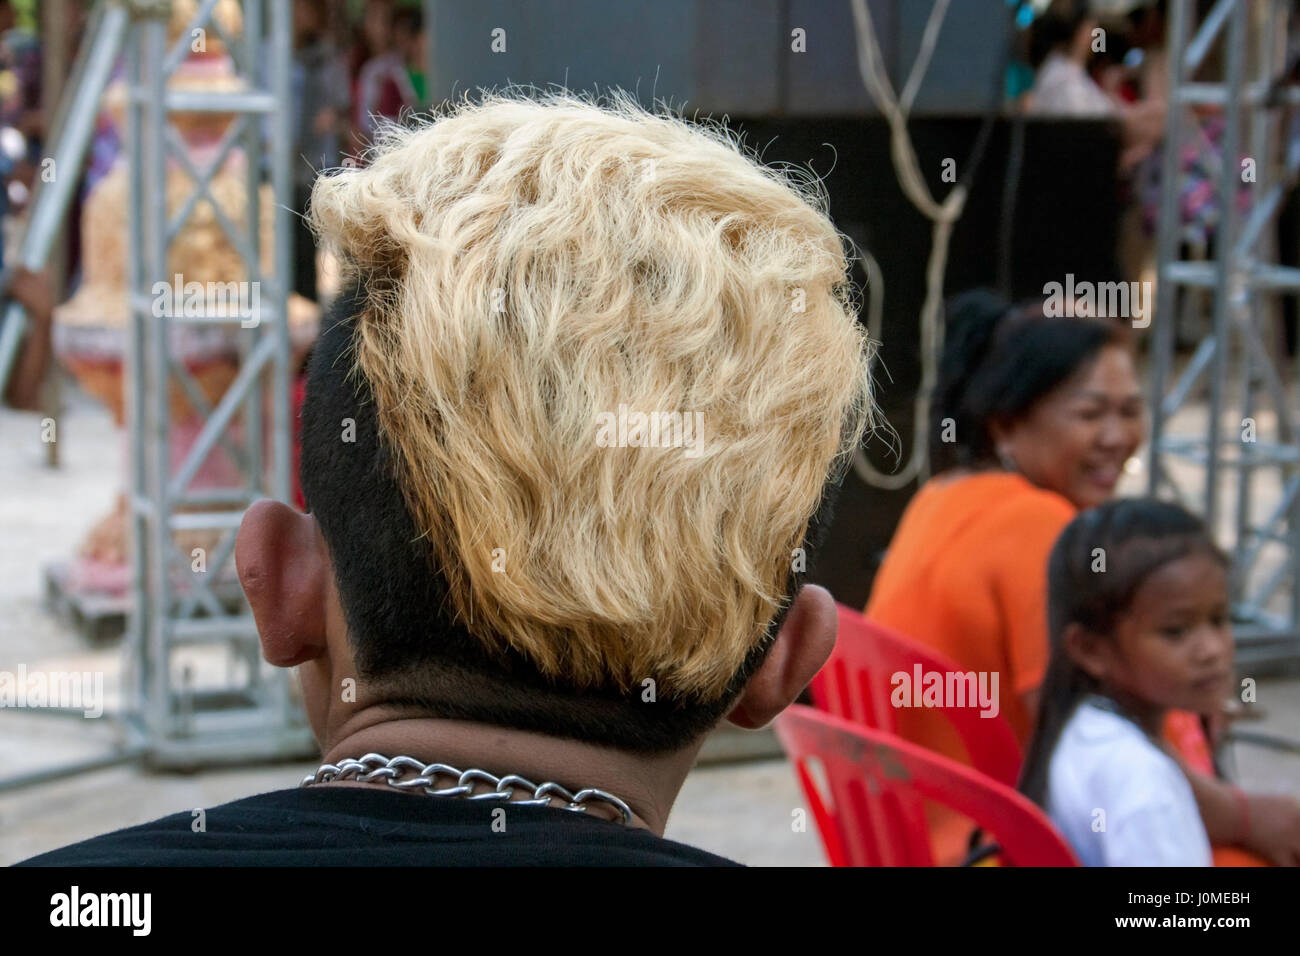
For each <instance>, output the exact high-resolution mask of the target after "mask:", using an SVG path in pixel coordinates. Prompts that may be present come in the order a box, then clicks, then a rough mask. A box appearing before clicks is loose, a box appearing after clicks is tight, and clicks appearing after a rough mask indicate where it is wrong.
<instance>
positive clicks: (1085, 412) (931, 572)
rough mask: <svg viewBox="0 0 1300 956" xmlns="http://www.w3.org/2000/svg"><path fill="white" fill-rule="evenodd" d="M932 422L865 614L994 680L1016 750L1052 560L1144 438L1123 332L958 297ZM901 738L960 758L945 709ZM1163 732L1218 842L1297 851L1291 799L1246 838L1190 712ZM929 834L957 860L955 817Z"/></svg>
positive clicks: (1261, 850)
mask: <svg viewBox="0 0 1300 956" xmlns="http://www.w3.org/2000/svg"><path fill="white" fill-rule="evenodd" d="M932 416H933V421H932V427H931V435H932V436H933V439H932V445H931V461H932V462H933V468H934V472H935V474H934V477H932V478H931V479H930V480H929V481H927V482H926V483H925V484H924V485H923V486H922V487H921V488H920V490H918V491H917V493H916V495H915V496H914V497H913V498H912V500H911V502H909V504H908V506H907V509H906V510H905V511H904V512H903V517H902V519H901V521H900V522H899V525H898V528H897V530H896V531H895V533H894V537H893V539H892V540H891V541H890V545H889V549H888V551H887V552H886V554H885V559H884V561H883V562H882V564H881V566H880V570H879V571H878V573H877V575H876V579H875V582H874V584H873V586H872V591H871V596H870V599H869V601H868V603H867V606H866V609H865V614H866V616H867V617H868V618H870V619H871V620H873V621H876V622H878V623H880V624H883V625H885V626H886V627H890V628H893V629H894V630H896V631H898V632H900V633H901V634H903V635H904V636H906V637H908V638H911V639H912V640H915V641H918V642H920V643H921V644H924V645H926V646H927V647H931V648H933V649H934V650H936V651H939V652H940V653H942V654H943V655H945V656H946V657H948V658H950V659H951V660H953V661H954V662H956V663H957V664H958V665H959V666H960V667H962V668H963V669H967V670H972V671H976V672H985V673H998V674H999V675H1000V681H999V687H1000V688H1003V691H1002V695H1001V712H1002V714H1003V716H1004V717H1005V718H1006V720H1007V722H1008V723H1009V724H1010V726H1011V729H1012V730H1013V731H1014V733H1015V734H1016V736H1017V738H1018V739H1019V741H1020V743H1021V746H1022V747H1024V746H1025V745H1026V744H1027V743H1028V741H1029V738H1030V735H1031V733H1032V732H1033V729H1034V726H1033V725H1034V718H1035V715H1036V714H1037V712H1038V705H1039V688H1040V686H1041V685H1042V683H1043V678H1044V674H1045V673H1046V670H1047V662H1048V652H1049V640H1048V633H1047V563H1048V556H1049V555H1050V553H1051V550H1052V547H1053V545H1054V544H1055V542H1056V540H1057V538H1058V536H1059V535H1060V533H1061V531H1062V530H1063V529H1064V528H1065V527H1066V525H1068V524H1069V523H1070V521H1071V520H1072V519H1073V518H1074V516H1075V515H1076V514H1077V513H1078V512H1080V511H1082V510H1085V509H1088V508H1093V507H1096V506H1097V505H1100V504H1102V503H1103V502H1105V501H1107V500H1108V499H1110V498H1111V497H1112V496H1113V495H1114V494H1115V490H1116V487H1117V485H1118V483H1119V480H1120V477H1121V475H1122V474H1123V473H1124V468H1125V463H1126V462H1127V461H1128V460H1129V459H1130V458H1131V457H1132V456H1133V454H1134V453H1135V452H1136V451H1137V450H1138V448H1139V446H1140V445H1141V444H1142V441H1143V439H1144V436H1145V430H1146V429H1145V410H1144V402H1143V398H1142V390H1141V386H1140V384H1139V382H1138V377H1137V370H1136V367H1135V362H1134V356H1133V345H1132V342H1131V340H1130V335H1129V333H1128V329H1127V328H1126V327H1125V326H1123V325H1120V324H1118V323H1117V322H1115V321H1114V320H1108V319H1107V320H1103V319H1091V318H1046V317H1044V316H1043V314H1042V306H1041V304H1040V303H1035V304H1033V305H1029V306H1024V307H1021V308H1014V307H1012V306H1011V305H1010V304H1009V303H1007V302H1006V301H1005V300H1003V299H1002V298H1001V297H999V296H997V295H995V294H994V293H992V292H987V291H984V290H977V291H973V292H968V293H965V294H963V295H960V296H957V297H956V298H954V299H953V301H952V302H951V303H949V312H948V331H947V334H946V338H945V342H944V349H943V355H942V358H941V362H940V368H939V381H938V384H937V386H936V389H935V394H934V401H933V406H932ZM899 729H900V732H901V733H902V734H903V736H905V737H907V738H908V739H911V740H915V741H916V742H917V743H921V744H923V745H925V746H927V747H930V748H931V749H933V750H937V751H939V752H940V753H943V754H945V755H947V756H950V757H952V758H953V759H955V760H959V761H961V762H963V763H969V760H968V758H967V755H966V752H965V748H964V747H963V746H962V744H961V741H960V739H959V738H958V737H957V735H956V733H955V731H954V730H953V729H952V727H951V726H950V725H949V724H948V722H947V721H946V720H944V719H943V717H942V716H941V715H938V714H935V713H933V712H929V711H926V710H924V709H917V710H903V711H900V712H899ZM1165 730H1166V736H1167V738H1168V739H1169V740H1170V742H1171V743H1172V744H1174V745H1175V746H1176V747H1177V748H1178V750H1179V753H1180V756H1181V758H1182V759H1183V762H1184V766H1185V767H1186V768H1188V769H1189V778H1190V779H1191V781H1192V787H1193V790H1194V791H1195V792H1196V796H1197V801H1198V803H1199V805H1200V807H1201V812H1202V815H1203V817H1204V819H1205V826H1206V829H1207V831H1208V832H1209V834H1210V839H1211V841H1212V842H1213V843H1214V844H1215V845H1217V846H1227V845H1234V844H1239V845H1241V846H1243V847H1244V848H1246V849H1248V850H1250V851H1252V852H1254V853H1257V854H1260V855H1261V856H1264V857H1265V858H1267V859H1270V860H1273V861H1275V862H1282V861H1285V860H1288V859H1291V858H1293V855H1294V853H1295V852H1297V851H1300V802H1298V801H1296V800H1294V799H1292V798H1275V797H1268V796H1252V797H1250V798H1249V805H1248V808H1247V811H1246V812H1248V813H1249V818H1250V821H1251V826H1250V827H1247V828H1244V829H1243V827H1242V814H1243V806H1242V804H1241V802H1240V800H1239V798H1238V793H1237V791H1236V790H1235V788H1233V787H1230V786H1229V785H1227V784H1226V783H1223V782H1222V781H1219V780H1216V779H1215V778H1214V776H1213V773H1214V767H1213V765H1212V762H1211V760H1210V756H1209V748H1208V746H1207V744H1206V739H1205V733H1204V729H1203V728H1202V726H1201V724H1200V723H1199V722H1198V721H1197V720H1196V719H1195V717H1194V715H1188V714H1186V713H1185V712H1180V711H1175V712H1172V715H1171V718H1170V720H1169V721H1168V722H1167V724H1166V729H1165ZM1193 768H1195V769H1193ZM931 827H932V833H934V835H935V852H936V859H937V860H939V861H940V862H941V863H947V864H953V863H956V862H959V861H960V860H961V859H962V857H963V856H964V855H965V851H966V840H967V838H968V836H969V833H970V827H969V825H968V824H967V823H966V821H965V820H964V818H961V817H957V816H955V815H953V814H951V813H943V812H940V811H939V810H934V811H932V815H931ZM1224 859H1225V860H1226V859H1227V857H1226V856H1225V857H1224Z"/></svg>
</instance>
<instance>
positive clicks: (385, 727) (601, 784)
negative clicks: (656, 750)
mask: <svg viewBox="0 0 1300 956" xmlns="http://www.w3.org/2000/svg"><path fill="white" fill-rule="evenodd" d="M701 743H702V741H701V742H700V743H697V744H694V745H692V746H691V747H688V748H685V749H683V750H680V751H676V752H674V753H672V754H668V755H666V756H651V757H647V756H641V755H637V754H632V753H628V752H626V751H621V750H615V749H612V748H609V747H601V746H597V745H595V744H588V743H584V742H583V741H579V740H568V739H564V738H559V737H550V736H547V735H545V734H539V733H533V732H530V731H525V730H514V729H511V728H507V727H494V726H491V725H489V724H480V723H472V722H469V721H460V720H444V719H441V718H434V717H419V716H409V715H406V714H404V713H403V712H402V711H399V710H397V709H395V708H391V707H389V706H387V705H375V706H371V707H367V708H364V709H363V710H361V711H359V712H357V713H354V714H352V715H350V716H348V717H347V719H346V720H344V721H343V722H342V724H341V725H340V726H338V727H337V728H334V729H333V732H332V733H330V734H329V735H328V738H327V739H326V740H325V741H324V742H323V748H322V749H323V752H324V762H325V763H337V762H338V761H339V760H343V759H346V758H349V757H351V758H360V757H362V756H364V755H365V754H368V753H378V754H383V755H384V756H385V757H396V756H407V757H414V758H415V759H417V760H420V761H423V762H424V763H444V764H448V765H450V766H453V767H456V768H458V769H460V770H468V769H470V768H475V769H479V770H486V771H487V772H488V773H491V774H493V775H495V776H504V775H506V774H518V775H519V776H521V777H524V778H526V779H528V780H529V781H531V782H533V783H535V784H538V785H540V784H542V783H546V782H554V783H558V784H560V785H562V786H564V787H565V788H567V789H569V790H570V791H571V792H574V793H576V792H577V791H578V790H581V789H586V788H595V789H598V790H604V791H605V792H607V793H610V794H613V795H614V796H616V797H618V798H619V799H620V800H622V801H624V802H625V803H626V804H627V805H628V807H629V808H630V809H631V811H632V814H633V820H632V824H633V825H634V826H640V827H644V828H645V829H647V830H650V831H651V832H653V833H655V834H657V835H659V836H662V835H663V832H664V826H665V825H666V824H667V822H668V812H669V810H671V809H672V805H673V801H674V800H675V799H676V797H677V792H678V791H679V790H680V789H681V785H682V782H683V781H684V780H685V778H686V774H687V772H688V771H689V770H690V768H691V765H692V764H693V763H694V762H695V756H696V754H697V753H698V752H699V748H700V745H701ZM339 785H340V786H343V785H345V784H339ZM354 785H358V786H374V784H354ZM594 810H595V808H594V807H593V811H594Z"/></svg>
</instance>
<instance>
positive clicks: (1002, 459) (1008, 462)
mask: <svg viewBox="0 0 1300 956" xmlns="http://www.w3.org/2000/svg"><path fill="white" fill-rule="evenodd" d="M998 463H999V464H1000V465H1001V466H1002V470H1003V471H1019V470H1020V469H1019V468H1018V467H1017V466H1016V460H1015V459H1014V458H1012V457H1011V453H1010V452H1009V451H1007V450H1006V449H1005V448H1002V447H999V448H998Z"/></svg>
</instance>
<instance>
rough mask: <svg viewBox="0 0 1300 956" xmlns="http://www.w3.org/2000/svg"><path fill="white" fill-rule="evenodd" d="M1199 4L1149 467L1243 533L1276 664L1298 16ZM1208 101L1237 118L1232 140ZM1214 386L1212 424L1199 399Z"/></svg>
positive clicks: (1248, 653) (1293, 415)
mask: <svg viewBox="0 0 1300 956" xmlns="http://www.w3.org/2000/svg"><path fill="white" fill-rule="evenodd" d="M1195 7H1196V4H1195V3H1193V2H1191V0H1174V2H1173V3H1171V4H1170V17H1171V19H1170V24H1169V35H1168V44H1167V46H1168V57H1169V111H1168V117H1167V121H1166V130H1165V139H1164V142H1165V148H1164V154H1163V169H1162V180H1161V182H1162V194H1161V209H1160V228H1159V235H1158V239H1157V243H1158V245H1157V256H1158V260H1159V261H1158V268H1159V272H1158V278H1159V282H1158V290H1157V302H1156V322H1155V328H1154V330H1153V332H1154V335H1153V340H1152V353H1151V358H1152V392H1153V402H1152V434H1151V443H1152V454H1151V468H1150V473H1149V480H1150V488H1151V491H1152V492H1153V493H1158V492H1162V491H1170V490H1172V491H1173V492H1174V493H1175V494H1176V495H1177V496H1178V497H1180V498H1182V499H1183V500H1184V501H1186V502H1187V503H1188V504H1189V505H1191V506H1193V507H1194V508H1196V510H1198V511H1199V512H1200V513H1202V514H1203V515H1204V517H1205V519H1206V521H1207V523H1208V525H1209V526H1210V528H1211V529H1213V530H1214V531H1215V533H1216V534H1217V535H1218V537H1219V540H1220V541H1221V542H1223V543H1225V544H1227V543H1229V542H1230V543H1231V546H1232V554H1233V558H1234V571H1233V576H1232V585H1231V596H1232V602H1233V616H1234V619H1235V621H1236V635H1237V651H1238V660H1239V661H1240V662H1241V663H1243V664H1248V665H1252V666H1262V667H1267V666H1270V665H1278V664H1281V663H1284V662H1295V661H1297V660H1300V434H1297V424H1298V423H1297V412H1298V411H1300V406H1298V405H1297V395H1296V391H1295V388H1296V378H1297V376H1296V375H1295V371H1294V369H1288V368H1287V367H1286V363H1285V360H1284V359H1282V358H1281V357H1280V356H1281V352H1282V350H1281V347H1280V344H1279V343H1280V342H1281V335H1280V322H1279V320H1278V314H1279V313H1278V307H1279V305H1280V302H1281V299H1282V297H1285V296H1296V295H1297V293H1300V269H1296V268H1293V267H1284V266H1281V265H1278V264H1277V261H1276V259H1277V256H1276V249H1277V242H1276V223H1277V215H1278V212H1279V210H1280V209H1281V207H1282V205H1283V202H1284V200H1285V198H1286V196H1287V193H1288V191H1289V190H1290V189H1293V188H1294V187H1295V185H1296V179H1297V172H1298V171H1300V141H1298V140H1297V138H1296V132H1297V127H1296V126H1295V125H1291V126H1290V132H1291V138H1290V141H1288V139H1287V132H1288V125H1287V124H1288V120H1290V121H1291V122H1292V123H1294V121H1295V119H1296V113H1297V108H1298V107H1300V87H1297V85H1295V84H1294V82H1291V83H1289V84H1288V82H1287V80H1286V78H1285V75H1286V74H1287V72H1288V71H1289V70H1291V69H1293V68H1294V63H1293V62H1291V60H1290V58H1291V57H1293V56H1294V53H1295V39H1296V31H1297V26H1298V24H1297V19H1298V18H1297V14H1296V11H1295V10H1294V9H1293V6H1292V2H1291V0H1219V2H1217V3H1216V4H1214V5H1213V7H1211V8H1210V9H1209V11H1208V12H1207V13H1206V14H1205V16H1204V17H1203V18H1201V19H1200V20H1199V22H1198V21H1197V18H1196V15H1195ZM1216 51H1217V58H1215V54H1216ZM1212 61H1213V62H1212ZM1197 111H1200V112H1201V113H1202V115H1207V114H1208V115H1213V116H1214V117H1215V118H1216V120H1217V121H1218V122H1221V124H1222V135H1221V137H1220V138H1219V139H1218V142H1217V143H1214V141H1213V139H1212V138H1207V137H1205V136H1203V135H1202V131H1201V130H1202V127H1201V123H1200V122H1199V121H1198V120H1197V118H1196V113H1197ZM1191 143H1198V144H1199V146H1198V148H1199V149H1202V150H1204V151H1206V153H1207V156H1206V158H1207V160H1209V161H1211V162H1212V163H1214V164H1217V168H1218V173H1217V176H1216V178H1217V182H1215V183H1214V188H1215V193H1216V196H1217V206H1218V209H1219V215H1218V219H1217V222H1216V224H1215V227H1214V234H1213V240H1212V242H1210V243H1209V244H1208V254H1207V255H1206V256H1204V257H1203V258H1199V259H1197V258H1194V256H1195V251H1196V249H1195V247H1196V246H1197V245H1198V244H1197V243H1194V242H1189V241H1187V235H1186V234H1185V231H1184V226H1183V218H1182V216H1183V210H1182V204H1181V201H1182V197H1183V194H1184V190H1185V188H1186V182H1185V179H1186V177H1185V174H1184V170H1183V168H1182V165H1183V163H1182V154H1183V151H1184V149H1185V148H1187V147H1188V145H1189V144H1191ZM1202 165H1205V164H1202ZM1202 248H1205V247H1204V246H1202ZM1207 299H1208V300H1212V302H1213V325H1212V330H1211V332H1210V334H1209V335H1208V336H1206V337H1205V338H1204V339H1203V340H1202V341H1200V343H1199V345H1198V347H1197V348H1196V350H1195V353H1194V354H1193V356H1192V358H1191V359H1190V361H1189V362H1187V363H1186V364H1185V365H1182V363H1181V362H1180V361H1179V359H1178V357H1177V355H1176V351H1175V349H1176V345H1177V340H1178V335H1177V334H1176V332H1177V329H1176V326H1177V325H1178V324H1179V322H1180V321H1183V319H1182V318H1180V317H1181V316H1185V315H1186V314H1187V312H1188V311H1189V310H1188V309H1187V308H1186V307H1187V306H1188V305H1190V304H1192V303H1195V302H1199V301H1204V300H1207ZM1179 366H1181V367H1179ZM1205 396H1208V408H1209V417H1208V422H1204V421H1201V420H1199V419H1198V417H1197V414H1196V411H1195V406H1194V403H1196V402H1197V401H1198V400H1200V399H1202V398H1203V397H1205ZM1198 479H1199V481H1198ZM1195 484H1199V486H1200V487H1199V489H1196V490H1189V489H1190V488H1191V486H1192V485H1195Z"/></svg>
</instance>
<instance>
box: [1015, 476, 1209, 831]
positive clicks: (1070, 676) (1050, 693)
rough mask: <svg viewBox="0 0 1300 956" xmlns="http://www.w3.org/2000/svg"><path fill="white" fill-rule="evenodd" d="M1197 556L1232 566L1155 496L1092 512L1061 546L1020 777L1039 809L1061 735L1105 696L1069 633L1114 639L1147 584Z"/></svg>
mask: <svg viewBox="0 0 1300 956" xmlns="http://www.w3.org/2000/svg"><path fill="white" fill-rule="evenodd" d="M1198 552H1199V553H1202V554H1208V555H1210V556H1211V557H1213V558H1214V559H1215V560H1216V561H1219V562H1221V563H1222V564H1223V565H1224V566H1225V567H1226V566H1227V564H1228V559H1227V557H1226V556H1225V555H1224V554H1223V552H1222V551H1220V550H1219V548H1218V546H1217V545H1215V543H1214V541H1213V539H1212V538H1211V537H1210V535H1209V532H1208V531H1206V529H1205V525H1204V524H1203V523H1202V522H1201V520H1200V519H1199V518H1197V517H1196V516H1195V515H1193V514H1191V513H1190V512H1188V511H1187V510H1186V509H1184V508H1182V507H1180V506H1179V505H1175V504H1170V503H1168V502H1164V501H1156V500H1155V499H1154V498H1125V499H1119V500H1117V501H1110V502H1107V503H1106V504H1103V505H1101V506H1099V507H1097V508H1093V509H1091V510H1088V511H1085V512H1083V513H1082V514H1080V515H1079V516H1078V517H1077V518H1075V519H1074V520H1073V521H1071V522H1070V523H1069V524H1068V525H1067V526H1066V528H1065V530H1064V531H1062V532H1061V536H1060V537H1059V538H1058V539H1057V540H1056V545H1055V546H1054V547H1053V548H1052V556H1051V558H1050V559H1049V561H1048V569H1047V605H1048V609H1047V626H1048V631H1049V634H1050V638H1049V639H1050V641H1051V660H1050V661H1049V663H1048V665H1047V676H1046V678H1045V679H1044V680H1043V686H1042V693H1041V699H1040V702H1039V706H1038V719H1037V722H1036V723H1035V725H1034V736H1033V739H1032V740H1031V741H1030V744H1029V752H1028V753H1027V754H1026V755H1025V762H1024V766H1023V767H1022V768H1021V771H1020V790H1021V792H1022V793H1024V794H1025V795H1026V796H1027V797H1029V798H1030V799H1031V800H1033V801H1035V802H1036V803H1038V804H1039V805H1040V806H1045V805H1046V802H1047V781H1048V769H1049V766H1050V764H1051V759H1052V751H1053V750H1055V749H1056V743H1057V741H1058V740H1059V739H1060V737H1061V732H1062V730H1064V729H1065V725H1066V723H1067V722H1068V721H1069V719H1070V717H1071V715H1072V714H1073V713H1074V709H1075V707H1076V706H1077V705H1078V703H1079V701H1080V699H1081V698H1083V697H1084V696H1085V695H1087V694H1090V693H1095V692H1096V691H1097V690H1098V687H1097V684H1096V681H1095V680H1094V679H1093V678H1092V677H1091V676H1090V675H1088V674H1087V673H1086V672H1085V671H1084V670H1083V669H1082V668H1080V667H1079V666H1078V665H1076V664H1075V663H1074V661H1073V660H1071V658H1070V656H1069V654H1067V653H1066V651H1065V646H1064V644H1065V633H1066V630H1067V629H1068V628H1069V626H1070V625H1071V624H1078V625H1080V626H1081V627H1083V628H1085V629H1086V630H1088V631H1089V632H1091V633H1093V634H1098V635H1103V636H1107V637H1109V636H1111V635H1113V634H1114V633H1115V630H1116V627H1117V625H1118V624H1119V621H1120V619H1121V618H1122V617H1123V616H1124V615H1125V614H1126V613H1128V611H1129V608H1130V607H1131V606H1132V603H1133V599H1134V597H1135V596H1136V595H1137V592H1138V589H1139V588H1141V586H1142V583H1143V582H1144V581H1146V580H1147V578H1149V577H1150V576H1151V575H1152V574H1154V573H1155V572H1156V571H1157V570H1159V569H1160V568H1162V567H1164V566H1165V565H1166V564H1169V563H1170V562H1172V561H1177V560H1179V559H1181V558H1185V557H1187V556H1188V555H1190V554H1195V553H1198ZM1099 562H1104V563H1099Z"/></svg>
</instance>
